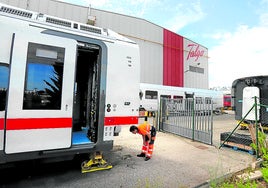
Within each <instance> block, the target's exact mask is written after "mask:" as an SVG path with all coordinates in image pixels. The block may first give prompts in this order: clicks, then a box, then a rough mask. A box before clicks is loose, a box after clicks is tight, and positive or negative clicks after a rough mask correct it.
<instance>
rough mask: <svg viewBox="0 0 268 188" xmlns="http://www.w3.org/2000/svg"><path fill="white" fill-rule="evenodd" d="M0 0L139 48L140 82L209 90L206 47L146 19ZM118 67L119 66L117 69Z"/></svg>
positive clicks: (47, 2) (39, 1) (51, 1)
mask: <svg viewBox="0 0 268 188" xmlns="http://www.w3.org/2000/svg"><path fill="white" fill-rule="evenodd" d="M0 2H1V3H5V4H7V5H12V6H16V7H19V8H23V9H27V10H32V11H37V12H40V13H43V14H48V15H52V16H57V17H60V18H64V19H69V20H72V21H77V22H82V23H87V24H90V25H94V26H97V27H102V28H109V29H111V30H113V31H115V32H117V33H119V34H121V35H124V36H126V37H128V38H129V39H131V40H133V41H135V42H137V43H138V44H139V47H140V58H141V70H140V81H141V82H142V83H150V84H159V85H167V86H179V87H191V88H202V89H208V87H209V86H208V49H207V48H206V47H204V46H202V45H200V44H198V43H196V42H194V41H191V40H189V39H187V38H185V37H183V36H181V35H178V34H176V33H174V32H172V31H170V30H168V28H163V27H161V26H159V25H156V24H154V23H151V22H149V21H147V20H145V19H142V18H137V17H132V16H128V15H123V14H118V13H114V12H109V11H104V10H99V9H95V8H92V7H90V6H89V7H85V6H78V5H73V4H70V3H65V2H61V1H56V0H0ZM118 70H120V68H119V69H118Z"/></svg>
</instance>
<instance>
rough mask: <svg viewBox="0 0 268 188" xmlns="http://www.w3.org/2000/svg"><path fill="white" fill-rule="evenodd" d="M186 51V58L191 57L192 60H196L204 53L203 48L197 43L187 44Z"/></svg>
mask: <svg viewBox="0 0 268 188" xmlns="http://www.w3.org/2000/svg"><path fill="white" fill-rule="evenodd" d="M187 51H188V54H187V58H186V60H189V59H190V58H193V59H194V61H197V60H198V59H199V58H200V57H203V56H204V54H205V50H202V49H200V45H199V44H188V45H187Z"/></svg>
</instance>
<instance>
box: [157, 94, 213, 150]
mask: <svg viewBox="0 0 268 188" xmlns="http://www.w3.org/2000/svg"><path fill="white" fill-rule="evenodd" d="M159 115H160V119H159V129H160V131H166V132H170V133H174V134H176V135H179V136H183V137H186V138H190V139H192V140H196V141H199V142H202V143H206V144H210V145H212V135H213V124H212V123H213V121H212V119H213V102H212V99H211V98H201V97H199V98H195V99H193V98H188V99H168V98H161V100H160V113H159Z"/></svg>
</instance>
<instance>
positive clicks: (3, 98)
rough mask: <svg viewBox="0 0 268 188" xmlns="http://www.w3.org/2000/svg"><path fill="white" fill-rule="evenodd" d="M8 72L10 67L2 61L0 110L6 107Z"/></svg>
mask: <svg viewBox="0 0 268 188" xmlns="http://www.w3.org/2000/svg"><path fill="white" fill-rule="evenodd" d="M8 74H9V69H8V67H7V66H5V65H4V64H1V63H0V111H4V110H5V108H6V94H7V86H8Z"/></svg>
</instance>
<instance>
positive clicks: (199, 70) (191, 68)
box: [189, 66, 204, 74]
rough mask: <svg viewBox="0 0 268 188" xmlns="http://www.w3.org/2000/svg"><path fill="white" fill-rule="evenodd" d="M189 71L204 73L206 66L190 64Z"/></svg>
mask: <svg viewBox="0 0 268 188" xmlns="http://www.w3.org/2000/svg"><path fill="white" fill-rule="evenodd" d="M189 71H191V72H197V73H200V74H204V68H200V67H194V66H189Z"/></svg>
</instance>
